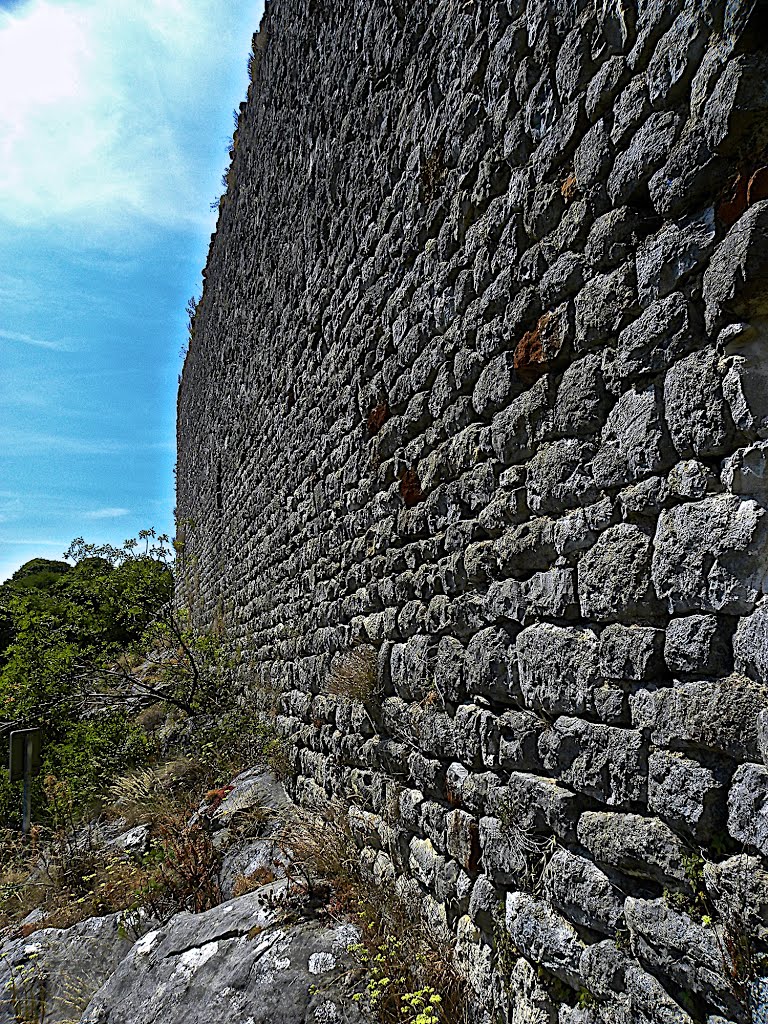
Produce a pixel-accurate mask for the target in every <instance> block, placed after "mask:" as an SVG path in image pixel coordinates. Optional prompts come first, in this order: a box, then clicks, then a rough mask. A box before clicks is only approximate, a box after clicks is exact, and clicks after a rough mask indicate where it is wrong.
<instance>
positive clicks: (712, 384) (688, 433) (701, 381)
mask: <svg viewBox="0 0 768 1024" xmlns="http://www.w3.org/2000/svg"><path fill="white" fill-rule="evenodd" d="M664 410H665V415H666V419H667V425H668V426H669V433H670V435H671V437H672V443H673V444H674V446H675V449H676V450H677V452H678V453H679V454H680V455H683V456H685V455H689V454H693V455H696V456H698V457H707V456H712V455H722V454H724V453H725V452H727V451H728V450H729V449H731V448H733V446H734V445H735V444H736V443H737V433H736V428H735V426H734V423H733V419H732V417H731V411H730V408H729V407H728V403H727V402H726V401H725V398H724V397H723V386H722V377H721V374H720V372H719V370H718V359H717V356H716V354H715V353H714V352H711V351H704V352H693V353H692V354H691V355H689V356H686V357H685V358H684V359H681V360H680V361H679V362H678V363H675V365H674V366H673V367H672V368H671V369H670V371H669V373H668V374H667V376H666V379H665V381H664Z"/></svg>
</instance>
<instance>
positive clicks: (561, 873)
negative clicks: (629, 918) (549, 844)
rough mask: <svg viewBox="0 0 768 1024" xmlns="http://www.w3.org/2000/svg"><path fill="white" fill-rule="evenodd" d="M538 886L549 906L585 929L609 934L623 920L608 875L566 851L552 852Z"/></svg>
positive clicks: (618, 897)
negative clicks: (550, 904) (541, 886)
mask: <svg viewBox="0 0 768 1024" xmlns="http://www.w3.org/2000/svg"><path fill="white" fill-rule="evenodd" d="M542 884H543V888H544V892H545V893H546V896H547V899H548V900H549V902H550V903H552V905H553V906H555V907H556V908H557V909H558V910H560V911H562V912H563V913H564V914H565V915H566V917H568V918H569V919H570V920H571V921H575V922H576V924H580V925H583V926H584V927H585V928H591V929H593V930H596V931H600V932H607V933H613V931H614V930H615V929H616V926H617V925H618V924H619V923H620V921H621V919H622V917H623V914H624V901H623V898H622V896H621V894H620V892H619V890H618V889H617V888H616V887H615V886H614V885H613V883H612V882H611V880H610V878H609V877H608V875H606V874H605V872H603V871H601V870H600V868H598V867H597V865H595V864H593V863H592V861H591V860H587V858H586V857H580V856H578V855H577V854H575V853H571V851H570V850H566V849H563V848H560V849H558V850H555V852H554V853H553V855H552V857H551V858H550V859H549V861H548V862H547V867H546V869H545V871H544V875H543V877H542Z"/></svg>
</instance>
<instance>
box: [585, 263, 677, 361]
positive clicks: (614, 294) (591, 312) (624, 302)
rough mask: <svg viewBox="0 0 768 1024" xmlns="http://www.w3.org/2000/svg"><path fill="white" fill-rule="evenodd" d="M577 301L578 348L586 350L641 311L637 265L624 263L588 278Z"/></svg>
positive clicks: (619, 329)
mask: <svg viewBox="0 0 768 1024" xmlns="http://www.w3.org/2000/svg"><path fill="white" fill-rule="evenodd" d="M671 290H672V289H670V291H671ZM575 304H576V349H577V351H579V352H584V351H586V350H587V349H590V348H595V347H596V346H597V345H599V344H600V343H601V342H603V341H605V340H606V339H607V338H609V337H611V336H612V335H615V334H618V333H619V331H621V329H622V328H623V327H625V326H626V325H627V324H628V323H629V322H630V321H631V320H632V319H634V315H635V314H636V313H637V312H638V311H639V310H638V308H637V293H636V291H635V272H634V267H632V266H631V265H630V264H625V265H624V266H622V267H619V268H618V269H617V270H614V271H612V272H611V273H609V274H604V275H601V276H599V277H594V278H592V280H591V281H587V283H586V284H585V285H584V287H583V288H582V289H581V291H580V292H579V294H578V295H577V296H576V300H575Z"/></svg>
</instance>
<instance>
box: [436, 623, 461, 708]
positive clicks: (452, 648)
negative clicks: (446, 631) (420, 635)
mask: <svg viewBox="0 0 768 1024" xmlns="http://www.w3.org/2000/svg"><path fill="white" fill-rule="evenodd" d="M464 657H465V652H464V647H463V646H462V644H461V642H460V641H459V640H457V639H456V638H455V637H452V636H444V637H441V638H440V643H439V644H438V646H437V656H436V658H435V674H434V679H435V686H436V687H437V691H438V693H439V694H440V695H441V696H442V698H443V700H444V701H446V700H450V701H453V702H458V701H460V700H461V699H462V698H463V697H464V695H465V693H466V687H465V682H464Z"/></svg>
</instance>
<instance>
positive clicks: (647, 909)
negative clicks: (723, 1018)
mask: <svg viewBox="0 0 768 1024" xmlns="http://www.w3.org/2000/svg"><path fill="white" fill-rule="evenodd" d="M624 911H625V914H626V917H627V924H628V926H629V929H630V933H631V936H632V940H631V941H632V952H633V953H634V954H635V955H636V956H637V957H638V959H639V960H640V961H641V962H642V963H644V964H645V965H646V966H647V967H649V968H650V969H651V970H653V971H655V972H656V973H660V974H662V975H663V976H666V977H667V978H669V979H670V980H671V981H673V982H675V983H676V984H677V985H679V986H680V987H681V988H683V989H689V990H692V991H694V992H697V993H699V994H700V995H702V996H704V997H705V998H706V999H707V1000H708V1001H709V1002H711V1003H714V1005H715V1006H716V1007H717V1008H718V1009H720V1010H722V1011H723V1012H724V1013H727V1014H728V1015H729V1016H733V1017H735V1018H737V1019H739V1018H741V1017H742V1011H741V1008H740V1007H739V1005H738V1003H737V1001H736V998H735V997H734V994H733V992H732V991H731V988H730V984H729V980H728V977H727V975H726V971H725V970H724V963H723V954H722V950H721V944H720V941H719V939H718V936H717V935H716V934H715V932H714V930H713V929H712V928H705V927H703V926H702V925H700V924H698V923H697V922H695V921H694V920H693V919H692V918H691V917H689V916H688V914H682V913H678V912H677V911H675V910H672V908H671V907H670V906H669V905H668V904H667V903H666V901H665V900H663V899H659V900H639V899H633V898H632V897H627V899H626V901H625V903H624Z"/></svg>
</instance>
